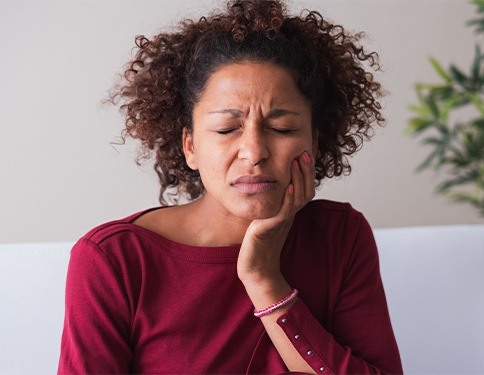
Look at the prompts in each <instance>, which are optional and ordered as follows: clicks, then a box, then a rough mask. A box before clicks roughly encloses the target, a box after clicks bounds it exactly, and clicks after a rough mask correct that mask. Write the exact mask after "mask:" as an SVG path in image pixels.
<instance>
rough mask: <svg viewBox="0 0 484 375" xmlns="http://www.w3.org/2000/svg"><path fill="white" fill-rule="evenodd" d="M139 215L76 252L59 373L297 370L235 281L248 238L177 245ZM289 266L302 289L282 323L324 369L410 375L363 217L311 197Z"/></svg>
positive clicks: (103, 229)
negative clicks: (287, 362) (144, 225)
mask: <svg viewBox="0 0 484 375" xmlns="http://www.w3.org/2000/svg"><path fill="white" fill-rule="evenodd" d="M144 212H146V211H144ZM141 214H143V213H138V214H136V215H133V216H130V217H128V218H126V219H123V220H118V221H113V222H110V223H106V224H104V225H101V226H99V227H97V228H95V229H93V230H91V231H90V232H89V233H87V234H86V235H85V236H84V237H82V238H81V239H80V240H79V241H78V242H77V244H76V245H75V246H74V248H73V249H72V252H71V259H70V263H69V270H68V275H67V290H66V311H65V314H66V315H65V322H64V332H63V335H62V345H61V355H60V362H59V370H58V372H59V373H109V374H113V373H150V374H161V373H165V374H167V373H169V374H180V373H185V374H188V373H198V374H207V373H225V374H234V373H237V374H240V373H264V374H275V373H283V372H287V368H286V366H285V365H284V362H283V361H282V359H281V357H280V356H279V354H278V352H277V351H276V349H275V347H274V346H273V345H272V343H271V341H270V339H269V336H268V335H267V334H266V333H265V330H264V326H263V325H262V323H261V321H260V320H259V319H258V318H256V317H254V316H253V314H252V313H253V305H252V303H251V301H250V299H249V297H248V296H247V293H246V292H245V289H244V286H243V285H242V283H241V282H240V281H239V279H238V277H237V270H236V265H237V256H238V252H239V249H240V245H235V246H226V247H195V246H187V245H184V244H180V243H176V242H173V241H170V240H168V239H166V238H164V237H162V236H160V235H158V234H156V233H154V232H152V231H150V230H147V229H145V228H142V227H140V226H138V225H135V224H133V223H132V221H133V220H134V219H135V218H137V217H139V216H140V215H141ZM281 267H282V272H283V274H284V276H285V278H286V280H287V281H288V283H289V285H291V286H292V287H294V288H297V289H298V290H299V296H298V299H297V302H296V303H295V304H294V305H293V306H292V307H291V308H290V310H289V312H288V313H287V314H285V315H283V316H282V317H281V318H279V320H278V323H279V325H280V326H281V327H282V329H283V330H284V332H286V334H287V336H288V337H289V338H290V340H291V341H292V342H293V344H294V346H295V347H296V349H297V350H298V351H299V353H301V355H302V356H303V358H305V359H306V360H307V362H308V363H309V365H310V366H311V367H312V368H313V369H314V370H315V371H316V372H317V373H323V374H332V373H333V374H343V373H359V374H363V373H378V372H389V373H401V372H402V367H401V362H400V357H399V353H398V348H397V345H396V342H395V338H394V335H393V330H392V327H391V324H390V319H389V316H388V309H387V304H386V300H385V294H384V291H383V286H382V283H381V278H380V271H379V266H378V254H377V251H376V245H375V241H374V238H373V234H372V231H371V229H370V227H369V225H368V223H367V221H366V220H365V218H364V217H363V215H361V214H360V213H359V212H357V211H355V210H354V209H353V208H352V207H351V206H350V205H349V204H347V203H336V202H330V201H322V200H316V201H312V202H310V203H309V204H308V205H307V206H306V207H304V208H303V209H302V210H301V211H300V212H299V213H298V214H297V215H296V218H295V220H294V224H293V227H292V229H291V231H290V233H289V235H288V238H287V240H286V243H285V245H284V249H283V252H282V256H281Z"/></svg>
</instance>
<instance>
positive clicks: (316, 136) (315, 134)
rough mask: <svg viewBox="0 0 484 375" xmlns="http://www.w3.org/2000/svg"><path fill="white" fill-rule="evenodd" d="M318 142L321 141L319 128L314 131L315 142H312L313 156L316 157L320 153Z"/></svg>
mask: <svg viewBox="0 0 484 375" xmlns="http://www.w3.org/2000/svg"><path fill="white" fill-rule="evenodd" d="M318 143H319V130H318V129H316V130H314V131H313V144H312V151H313V156H314V158H316V156H317V155H318Z"/></svg>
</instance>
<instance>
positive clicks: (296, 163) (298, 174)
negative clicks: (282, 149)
mask: <svg viewBox="0 0 484 375" xmlns="http://www.w3.org/2000/svg"><path fill="white" fill-rule="evenodd" d="M301 164H302V161H301V157H299V158H297V159H294V160H293V161H292V163H291V183H292V184H293V185H294V204H293V206H294V210H296V211H297V210H299V209H300V208H301V207H302V206H303V205H304V204H305V203H306V202H305V198H304V194H305V193H304V189H305V188H304V177H303V173H302V170H301Z"/></svg>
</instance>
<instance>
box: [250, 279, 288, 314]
mask: <svg viewBox="0 0 484 375" xmlns="http://www.w3.org/2000/svg"><path fill="white" fill-rule="evenodd" d="M243 284H244V287H245V290H246V292H247V295H248V296H249V298H250V299H251V301H252V304H253V305H254V308H255V309H256V310H260V309H264V308H266V307H268V306H270V305H272V304H274V303H277V302H278V301H280V300H281V299H283V298H284V297H286V296H287V295H288V294H290V293H291V291H292V288H291V286H290V285H289V284H288V283H287V281H286V280H285V279H284V277H282V275H281V276H280V277H278V278H272V279H261V280H259V281H257V282H255V281H253V280H252V281H250V282H245V283H243Z"/></svg>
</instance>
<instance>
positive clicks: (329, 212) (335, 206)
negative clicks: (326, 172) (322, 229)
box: [297, 199, 366, 225]
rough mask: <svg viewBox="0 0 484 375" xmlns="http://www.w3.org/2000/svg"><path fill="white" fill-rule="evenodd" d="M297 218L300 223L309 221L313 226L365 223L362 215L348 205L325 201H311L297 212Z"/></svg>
mask: <svg viewBox="0 0 484 375" xmlns="http://www.w3.org/2000/svg"><path fill="white" fill-rule="evenodd" d="M297 218H298V220H302V221H311V222H313V223H314V224H316V223H318V222H320V223H322V224H326V223H328V222H332V223H338V224H340V225H343V224H345V223H346V224H348V222H352V223H354V222H355V221H366V220H365V218H364V216H363V214H362V213H361V212H360V211H358V210H356V209H354V208H353V206H351V204H350V203H347V202H336V201H330V200H326V199H315V200H312V201H311V202H309V203H308V204H307V205H306V206H305V207H304V208H303V209H302V210H301V211H300V212H298V214H297Z"/></svg>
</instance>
